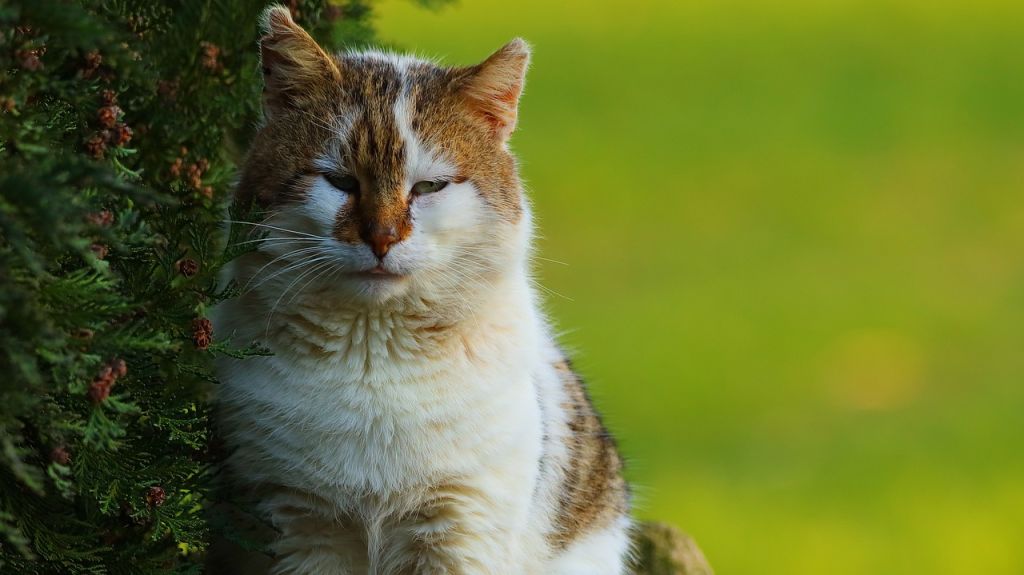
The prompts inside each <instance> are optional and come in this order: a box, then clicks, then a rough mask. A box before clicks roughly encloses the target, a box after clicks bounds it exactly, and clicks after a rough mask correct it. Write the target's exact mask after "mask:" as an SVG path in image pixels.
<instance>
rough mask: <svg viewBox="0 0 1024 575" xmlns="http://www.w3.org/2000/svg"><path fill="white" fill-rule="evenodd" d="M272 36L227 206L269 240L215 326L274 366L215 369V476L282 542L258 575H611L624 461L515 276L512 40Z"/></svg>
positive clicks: (516, 79)
mask: <svg viewBox="0 0 1024 575" xmlns="http://www.w3.org/2000/svg"><path fill="white" fill-rule="evenodd" d="M267 25H268V36H267V37H265V38H264V41H263V60H264V66H265V72H266V73H267V74H268V77H267V87H268V93H267V108H268V115H269V120H268V122H267V124H266V125H265V126H264V127H263V129H262V130H261V132H260V135H259V136H258V137H257V141H256V142H255V144H254V147H253V151H252V152H251V153H250V158H249V162H248V163H247V166H246V169H245V171H244V173H243V177H242V180H241V183H240V186H239V199H240V201H243V202H256V203H257V204H258V205H260V206H261V207H265V208H266V209H267V210H268V211H269V213H270V214H271V215H270V217H268V218H267V219H266V220H264V222H263V223H262V224H260V225H259V227H258V229H259V230H263V231H265V232H267V233H268V234H269V235H268V237H266V238H260V239H258V240H257V241H258V242H259V245H260V248H259V249H258V250H256V251H254V252H252V253H249V254H247V255H245V256H243V257H242V258H239V259H238V260H237V261H236V262H234V263H233V264H232V266H231V269H230V270H229V275H230V276H231V277H232V278H233V279H235V280H237V281H238V282H239V283H240V284H242V285H246V284H248V285H247V287H246V290H245V294H244V295H242V296H241V297H239V298H236V299H234V300H231V301H229V302H228V303H226V304H224V305H223V306H222V307H221V308H220V309H219V310H218V315H217V318H216V326H217V330H218V333H221V334H231V337H232V338H233V340H234V341H236V342H238V343H245V342H250V341H259V342H262V343H263V344H265V345H266V346H267V347H269V348H270V350H271V351H272V352H273V355H271V356H268V357H261V358H255V359H246V360H243V361H238V360H230V359H225V360H223V361H221V363H220V366H219V370H220V376H221V379H222V381H223V384H222V386H221V390H220V393H219V402H220V412H221V419H220V428H221V429H222V432H223V433H224V435H225V437H226V439H227V441H228V444H229V446H230V447H231V448H232V453H231V456H230V458H229V461H228V463H229V467H230V469H231V472H232V477H233V478H234V480H235V481H237V482H238V483H239V484H240V485H242V486H244V487H246V488H248V489H251V490H252V491H253V492H254V493H255V494H256V496H257V497H258V498H259V500H260V508H261V510H262V511H263V512H264V513H265V514H266V515H267V517H268V518H269V519H270V521H271V523H272V524H273V525H274V526H275V527H276V528H277V529H278V530H279V532H280V536H279V537H278V540H277V542H276V543H275V544H274V547H273V550H274V552H275V559H274V562H273V565H272V566H270V567H269V572H270V573H273V574H280V575H283V574H312V575H319V574H323V575H335V574H337V575H341V574H364V573H372V574H375V575H391V574H414V573H415V574H435V573H436V574H442V573H451V574H480V575H484V574H494V575H498V574H503V575H504V574H507V575H527V574H529V575H570V574H571V575H603V574H607V575H613V574H614V575H620V574H623V573H625V569H626V568H625V557H626V555H627V551H628V549H627V548H628V532H629V525H630V520H629V516H628V505H629V502H628V492H627V487H626V485H625V482H624V480H623V479H622V476H621V461H620V458H619V455H618V453H617V451H616V449H615V446H614V444H613V442H612V441H611V439H610V438H609V436H608V435H607V433H606V432H605V430H604V428H603V426H602V425H601V422H600V419H599V418H598V417H597V416H596V415H595V414H594V412H593V410H592V407H591V404H590V401H589V399H588V398H587V396H586V393H585V390H584V387H583V385H582V383H581V382H580V381H579V379H578V378H577V376H576V375H575V374H574V373H573V372H572V370H571V369H570V367H569V366H568V363H567V361H566V359H565V357H564V356H563V354H562V353H561V352H560V350H559V349H558V347H557V346H556V344H555V342H554V338H553V337H552V334H551V330H550V328H549V326H548V325H547V322H546V320H545V319H544V317H543V315H542V314H541V312H540V311H539V306H538V301H537V298H536V296H535V294H534V291H533V288H532V284H531V282H530V278H529V271H528V269H529V261H528V260H529V248H530V235H531V224H530V221H529V209H528V206H527V205H526V203H525V200H524V199H523V196H522V190H521V186H520V184H519V181H518V177H517V176H516V170H515V163H514V160H513V159H512V157H511V155H510V154H509V153H508V152H507V149H506V147H505V141H506V140H507V137H508V135H509V134H510V133H511V129H512V126H513V125H514V119H515V103H516V100H517V99H518V95H519V90H520V89H521V85H522V72H523V71H525V65H526V59H527V55H528V53H527V52H526V48H525V45H524V44H522V43H521V42H514V43H513V44H510V45H509V46H506V47H505V48H504V49H502V51H499V52H498V53H497V54H495V55H494V56H492V57H491V58H490V59H489V60H488V61H487V62H485V63H484V64H482V65H480V66H476V67H473V68H464V69H442V68H438V67H436V66H434V65H433V64H428V63H424V62H421V61H417V60H411V59H405V58H395V57H392V56H387V55H383V54H377V53H362V54H348V55H344V56H339V57H331V56H327V55H326V54H323V53H322V51H320V50H319V48H317V47H316V46H315V44H312V40H311V39H309V38H308V36H306V35H305V34H304V33H303V32H302V31H301V29H299V28H298V27H296V26H295V24H294V23H293V22H291V19H290V18H289V17H288V16H287V12H285V11H283V10H281V9H277V10H272V11H270V12H269V13H268V24H267ZM324 59H327V60H326V61H325V60H324ZM300 88H301V90H300ZM339 174H341V175H340V176H339ZM441 182H443V184H442V183H441ZM247 572H251V571H247Z"/></svg>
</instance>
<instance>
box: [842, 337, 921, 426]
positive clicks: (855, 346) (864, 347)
mask: <svg viewBox="0 0 1024 575" xmlns="http://www.w3.org/2000/svg"><path fill="white" fill-rule="evenodd" d="M924 363H925V362H924V354H923V352H922V350H921V347H920V345H919V344H918V343H917V342H915V341H914V340H912V339H910V338H909V337H907V336H905V335H903V334H900V333H896V332H891V331H861V332H855V333H850V334H848V335H846V336H845V337H843V338H842V339H840V340H839V341H838V342H836V344H835V346H834V347H833V348H832V350H831V351H830V352H828V353H827V356H826V363H825V374H824V375H825V382H826V384H827V386H828V389H829V392H830V393H831V394H832V396H833V398H834V399H835V400H836V401H837V402H838V403H839V404H840V405H842V406H844V407H848V408H851V409H858V410H868V411H882V410H889V409H895V408H899V407H902V406H904V405H906V404H908V403H910V402H911V401H913V400H914V399H915V398H916V397H917V396H918V395H919V394H920V392H921V390H922V388H923V387H924V382H923V374H924Z"/></svg>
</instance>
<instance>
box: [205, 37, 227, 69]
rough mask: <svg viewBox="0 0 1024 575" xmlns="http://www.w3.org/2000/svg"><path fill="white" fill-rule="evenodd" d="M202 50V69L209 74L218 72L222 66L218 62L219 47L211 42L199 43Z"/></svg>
mask: <svg viewBox="0 0 1024 575" xmlns="http://www.w3.org/2000/svg"><path fill="white" fill-rule="evenodd" d="M199 46H200V47H202V49H203V68H206V69H207V70H209V71H211V72H220V71H221V70H222V69H223V68H224V65H223V64H221V62H220V46H218V45H216V44H214V43H213V42H200V43H199Z"/></svg>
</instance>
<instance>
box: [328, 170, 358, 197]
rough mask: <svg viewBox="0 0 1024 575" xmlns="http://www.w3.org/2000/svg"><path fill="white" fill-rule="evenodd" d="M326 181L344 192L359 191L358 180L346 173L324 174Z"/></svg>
mask: <svg viewBox="0 0 1024 575" xmlns="http://www.w3.org/2000/svg"><path fill="white" fill-rule="evenodd" d="M323 176H324V179H325V180H327V183H328V184H330V185H332V186H334V187H335V188H338V189H339V190H341V191H343V192H345V193H346V194H357V193H359V180H358V179H356V177H355V176H350V175H348V174H324V175H323Z"/></svg>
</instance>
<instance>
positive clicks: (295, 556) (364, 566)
mask: <svg viewBox="0 0 1024 575" xmlns="http://www.w3.org/2000/svg"><path fill="white" fill-rule="evenodd" d="M271 549H272V551H273V553H274V556H275V558H274V561H273V566H272V567H271V569H270V575H365V574H366V573H368V570H369V565H368V562H367V556H366V543H365V542H364V541H363V540H362V538H361V537H359V536H357V534H356V533H355V532H354V531H353V530H349V529H345V528H343V527H342V526H340V525H337V524H329V523H326V522H323V521H319V520H317V519H315V518H305V519H302V520H299V521H295V522H292V523H291V525H290V526H289V528H288V529H286V530H285V531H284V532H283V533H282V534H281V537H280V538H279V539H278V540H277V541H275V542H274V544H273V545H272V547H271Z"/></svg>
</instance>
